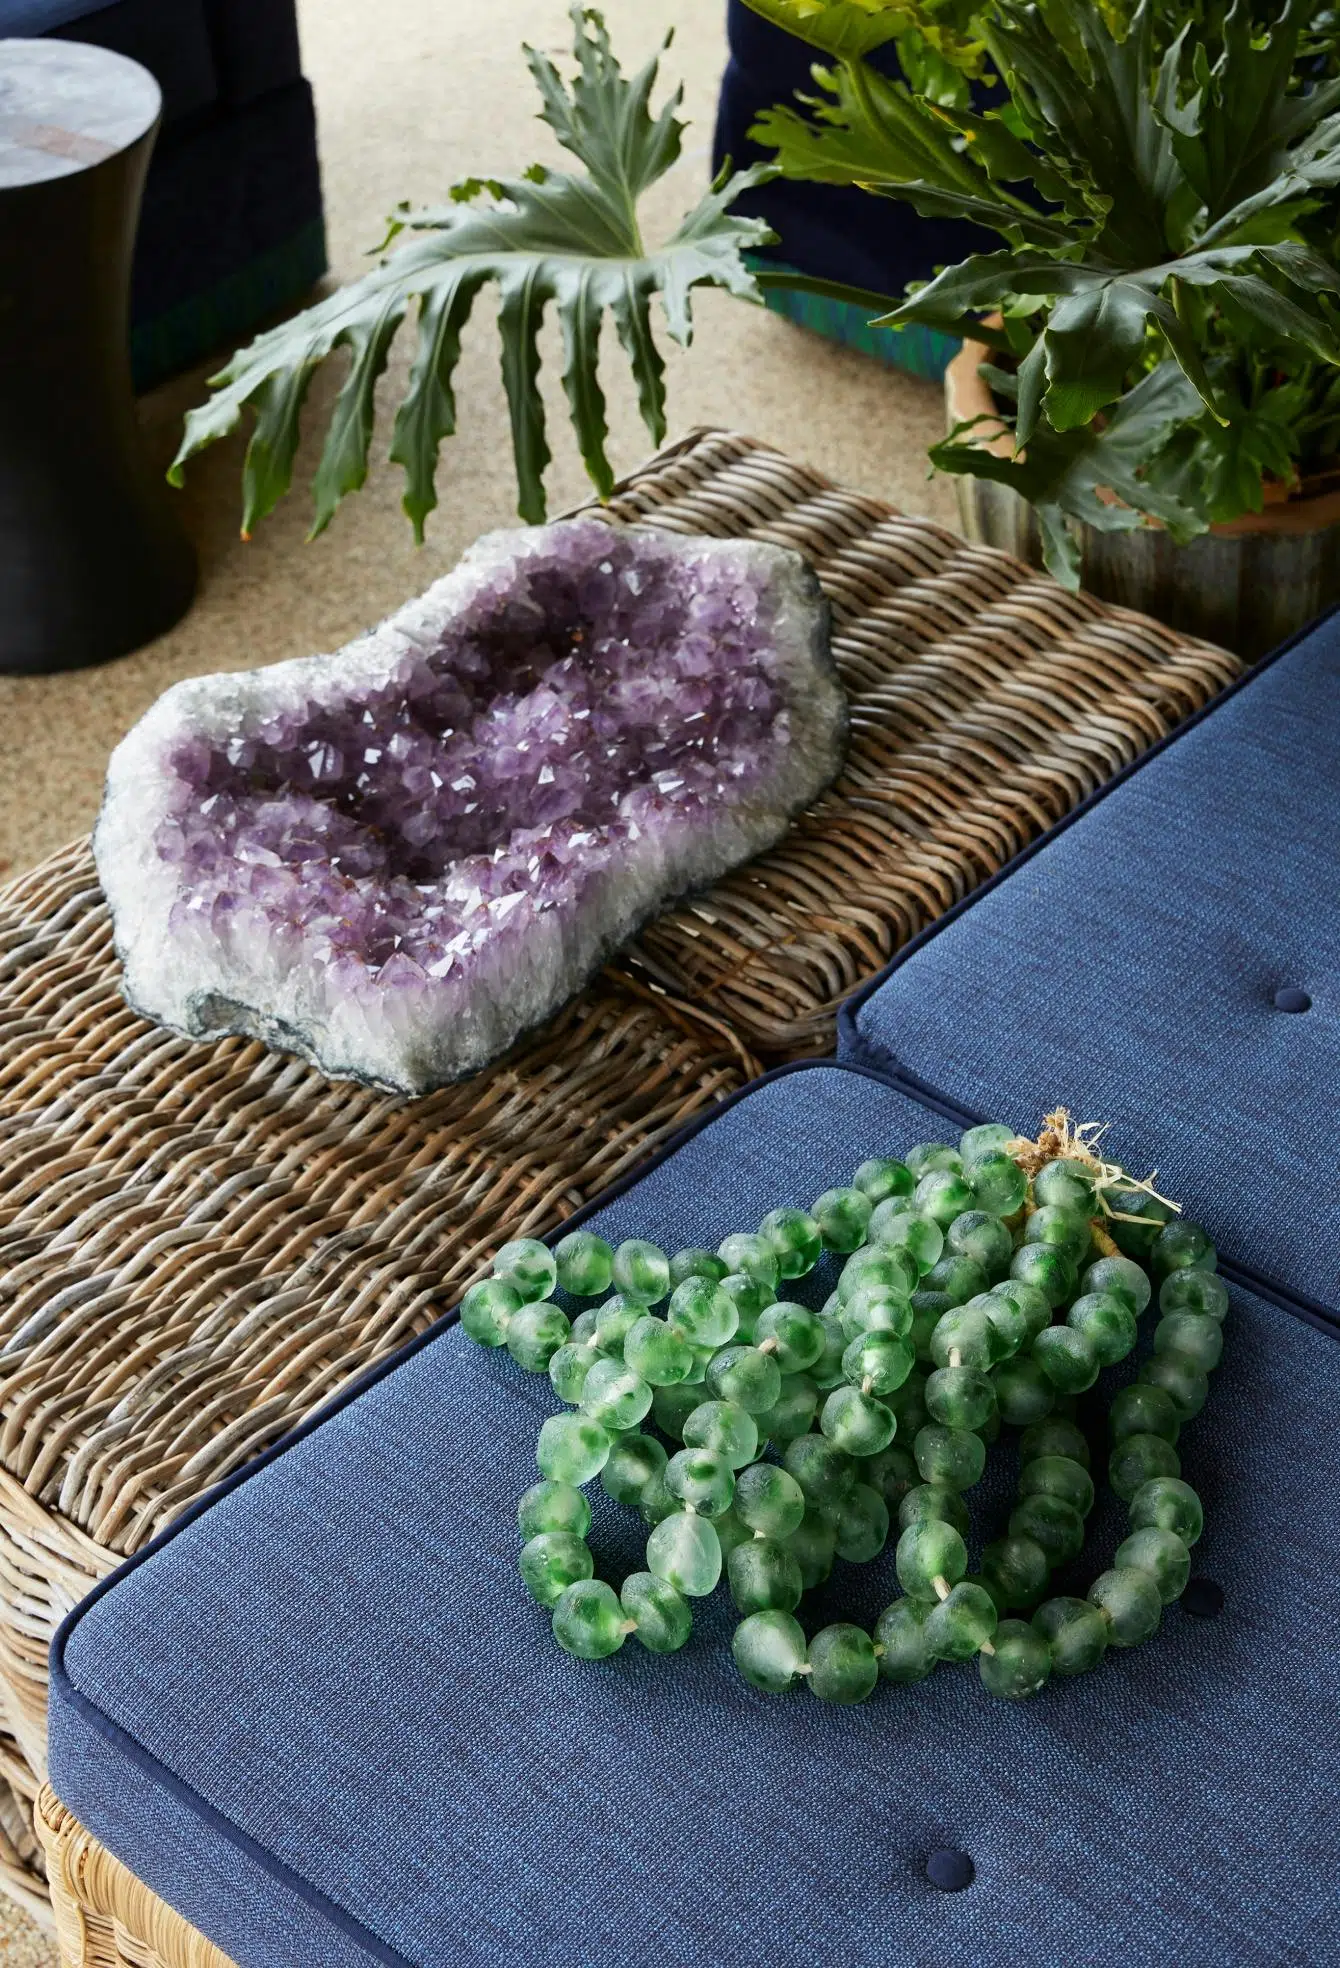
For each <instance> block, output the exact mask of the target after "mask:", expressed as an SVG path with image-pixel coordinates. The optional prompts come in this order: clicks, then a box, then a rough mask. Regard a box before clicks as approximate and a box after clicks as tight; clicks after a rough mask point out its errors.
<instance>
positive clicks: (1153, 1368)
mask: <svg viewBox="0 0 1340 1968" xmlns="http://www.w3.org/2000/svg"><path fill="white" fill-rule="evenodd" d="M1139 1378H1140V1380H1141V1382H1142V1383H1143V1385H1144V1386H1146V1387H1161V1388H1162V1389H1163V1391H1164V1393H1165V1394H1166V1395H1167V1396H1168V1398H1169V1399H1170V1400H1171V1402H1172V1404H1173V1406H1174V1407H1175V1408H1176V1410H1177V1413H1178V1416H1179V1418H1180V1419H1181V1420H1182V1421H1190V1420H1192V1419H1193V1417H1194V1416H1196V1415H1198V1414H1199V1413H1200V1411H1201V1409H1202V1408H1203V1407H1204V1406H1205V1403H1206V1401H1207V1400H1208V1399H1209V1397H1210V1383H1209V1380H1208V1379H1207V1377H1206V1376H1205V1375H1204V1374H1203V1373H1201V1371H1200V1369H1199V1368H1198V1367H1197V1366H1196V1365H1195V1363H1194V1361H1191V1360H1188V1359H1187V1358H1186V1357H1185V1356H1184V1355H1183V1354H1181V1353H1156V1354H1155V1355H1154V1357H1153V1359H1152V1360H1146V1361H1145V1363H1144V1365H1143V1366H1142V1367H1141V1369H1140V1375H1139Z"/></svg>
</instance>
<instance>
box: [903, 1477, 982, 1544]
mask: <svg viewBox="0 0 1340 1968" xmlns="http://www.w3.org/2000/svg"><path fill="white" fill-rule="evenodd" d="M917 1473H918V1474H920V1471H918V1472H917ZM929 1517H934V1518H936V1519H938V1521H939V1522H940V1523H942V1524H952V1525H953V1526H954V1529H955V1530H956V1531H957V1532H958V1534H959V1536H960V1537H963V1538H966V1537H967V1535H968V1527H969V1525H970V1524H971V1522H972V1519H971V1517H970V1515H969V1512H968V1506H967V1504H966V1503H965V1502H964V1501H963V1498H962V1496H961V1495H960V1494H959V1492H958V1491H957V1490H951V1489H950V1488H949V1486H948V1484H946V1483H917V1484H915V1485H914V1486H913V1487H912V1488H911V1489H909V1490H907V1491H906V1492H905V1493H904V1495H903V1497H902V1498H901V1500H900V1502H899V1504H898V1529H899V1531H900V1532H902V1531H905V1530H906V1529H907V1527H908V1525H909V1524H920V1523H923V1522H925V1520H926V1519H927V1518H929Z"/></svg>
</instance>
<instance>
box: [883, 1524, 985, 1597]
mask: <svg viewBox="0 0 1340 1968" xmlns="http://www.w3.org/2000/svg"><path fill="white" fill-rule="evenodd" d="M894 1564H895V1566H896V1569H897V1572H898V1583H899V1585H901V1586H902V1588H903V1591H904V1592H906V1593H907V1594H908V1596H909V1597H910V1598H913V1599H938V1598H939V1594H938V1592H937V1591H936V1589H935V1581H936V1580H937V1579H942V1580H943V1581H944V1583H945V1584H946V1585H947V1586H950V1587H953V1586H955V1585H957V1584H958V1582H959V1580H960V1579H961V1578H962V1577H963V1575H964V1573H965V1572H966V1571H967V1569H968V1547H967V1546H966V1545H965V1544H964V1542H963V1539H962V1538H961V1537H960V1536H959V1534H958V1532H957V1531H956V1530H955V1529H954V1527H953V1525H952V1524H945V1523H942V1522H941V1521H940V1520H939V1519H938V1518H935V1517H923V1518H922V1519H921V1521H920V1522H919V1523H916V1524H909V1525H908V1527H907V1529H906V1530H905V1531H904V1532H903V1534H902V1536H901V1537H900V1538H899V1540H898V1550H897V1554H896V1556H895V1559H894Z"/></svg>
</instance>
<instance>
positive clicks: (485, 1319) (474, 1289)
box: [461, 1278, 524, 1346]
mask: <svg viewBox="0 0 1340 1968" xmlns="http://www.w3.org/2000/svg"><path fill="white" fill-rule="evenodd" d="M523 1303H524V1300H523V1299H522V1295H521V1293H520V1292H519V1291H518V1290H517V1288H516V1286H515V1285H514V1284H512V1283H511V1282H510V1281H509V1280H508V1279H506V1278H483V1279H481V1280H480V1282H479V1284H477V1285H471V1287H470V1289H469V1291H468V1292H467V1293H466V1294H465V1297H464V1298H463V1299H462V1300H461V1325H462V1326H463V1328H464V1329H465V1331H466V1333H468V1335H469V1336H470V1338H471V1339H473V1340H474V1341H475V1343H476V1345H478V1346H501V1345H502V1344H503V1341H504V1340H505V1339H506V1338H507V1328H508V1326H509V1325H510V1323H511V1321H512V1318H513V1315H514V1314H515V1313H516V1312H517V1310H518V1309H519V1308H520V1306H521V1305H522V1304H523Z"/></svg>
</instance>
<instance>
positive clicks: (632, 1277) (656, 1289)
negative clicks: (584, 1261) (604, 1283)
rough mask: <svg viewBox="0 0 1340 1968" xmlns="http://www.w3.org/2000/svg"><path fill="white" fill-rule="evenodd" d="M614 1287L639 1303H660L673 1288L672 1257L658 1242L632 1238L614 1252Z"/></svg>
mask: <svg viewBox="0 0 1340 1968" xmlns="http://www.w3.org/2000/svg"><path fill="white" fill-rule="evenodd" d="M611 1275H612V1277H613V1280H614V1288H615V1290H616V1291H617V1292H620V1293H621V1294H622V1295H623V1297H624V1298H626V1299H628V1300H630V1301H631V1302H633V1303H635V1304H638V1305H656V1304H659V1302H660V1300H661V1299H663V1298H664V1297H665V1295H666V1293H667V1292H668V1291H669V1289H670V1260H669V1258H668V1257H667V1256H666V1254H665V1252H664V1251H663V1250H662V1249H661V1248H660V1246H659V1245H658V1244H649V1243H648V1242H647V1241H646V1239H645V1238H643V1237H629V1238H628V1239H627V1240H626V1241H625V1242H624V1243H622V1244H620V1245H619V1248H618V1249H617V1250H616V1251H615V1253H614V1263H613V1265H612V1266H611Z"/></svg>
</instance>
